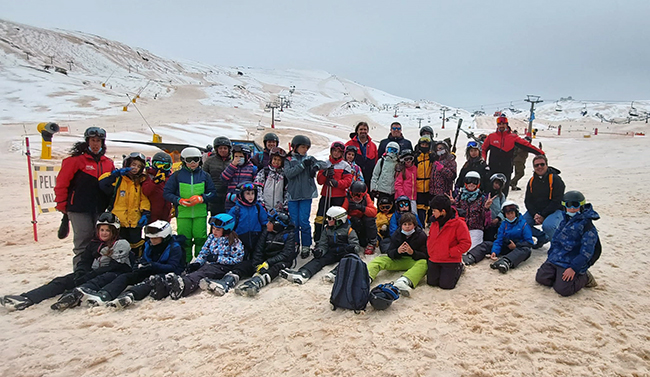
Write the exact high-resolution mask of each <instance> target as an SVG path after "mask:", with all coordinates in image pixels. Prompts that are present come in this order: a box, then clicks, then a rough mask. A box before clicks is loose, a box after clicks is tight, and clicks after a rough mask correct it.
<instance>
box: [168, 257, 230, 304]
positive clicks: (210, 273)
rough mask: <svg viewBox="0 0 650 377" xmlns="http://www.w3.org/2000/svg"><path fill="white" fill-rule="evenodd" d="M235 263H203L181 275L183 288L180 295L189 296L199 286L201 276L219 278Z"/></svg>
mask: <svg viewBox="0 0 650 377" xmlns="http://www.w3.org/2000/svg"><path fill="white" fill-rule="evenodd" d="M235 266H236V265H232V266H230V265H225V264H216V263H213V264H208V263H206V264H204V265H203V266H201V268H199V269H198V270H196V271H194V272H191V273H189V274H186V275H184V276H183V282H184V283H185V288H183V293H182V294H181V296H182V297H185V296H189V295H190V294H192V293H193V292H194V291H196V290H197V289H198V288H199V282H200V281H201V279H203V278H208V279H221V278H222V277H223V276H224V275H225V274H227V273H228V272H230V271H232V269H233V268H234V267H235Z"/></svg>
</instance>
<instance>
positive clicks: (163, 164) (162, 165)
mask: <svg viewBox="0 0 650 377" xmlns="http://www.w3.org/2000/svg"><path fill="white" fill-rule="evenodd" d="M151 164H152V165H153V167H154V168H156V169H161V170H169V169H171V167H172V164H171V163H169V162H164V161H154V162H152V163H151Z"/></svg>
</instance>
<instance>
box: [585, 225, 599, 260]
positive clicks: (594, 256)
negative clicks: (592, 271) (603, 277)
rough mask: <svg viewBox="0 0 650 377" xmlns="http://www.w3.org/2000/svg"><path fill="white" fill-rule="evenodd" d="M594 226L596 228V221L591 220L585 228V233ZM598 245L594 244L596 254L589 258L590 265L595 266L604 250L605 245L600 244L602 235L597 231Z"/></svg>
mask: <svg viewBox="0 0 650 377" xmlns="http://www.w3.org/2000/svg"><path fill="white" fill-rule="evenodd" d="M592 228H594V223H593V222H592V221H589V222H588V223H587V224H586V225H585V228H584V231H585V233H587V232H588V231H590V230H591V229H592ZM596 236H597V237H598V238H596V246H594V255H592V256H591V259H589V267H591V266H593V265H594V263H596V261H597V260H598V258H600V254H601V253H602V252H603V246H602V245H601V244H600V236H599V235H598V233H596Z"/></svg>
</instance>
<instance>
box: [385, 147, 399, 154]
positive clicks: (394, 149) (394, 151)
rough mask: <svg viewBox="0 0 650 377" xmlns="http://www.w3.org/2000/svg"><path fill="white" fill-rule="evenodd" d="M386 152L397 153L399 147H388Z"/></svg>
mask: <svg viewBox="0 0 650 377" xmlns="http://www.w3.org/2000/svg"><path fill="white" fill-rule="evenodd" d="M386 153H397V148H393V147H390V148H386Z"/></svg>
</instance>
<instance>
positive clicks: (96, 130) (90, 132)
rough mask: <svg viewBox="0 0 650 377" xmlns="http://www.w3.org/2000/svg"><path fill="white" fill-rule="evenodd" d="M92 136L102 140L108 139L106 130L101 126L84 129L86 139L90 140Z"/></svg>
mask: <svg viewBox="0 0 650 377" xmlns="http://www.w3.org/2000/svg"><path fill="white" fill-rule="evenodd" d="M91 137H98V138H100V139H102V140H106V130H105V129H103V128H101V127H88V128H86V131H84V139H86V142H88V139H90V138H91Z"/></svg>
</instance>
